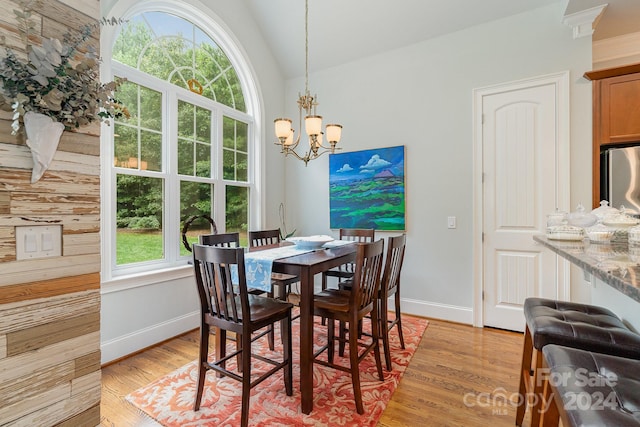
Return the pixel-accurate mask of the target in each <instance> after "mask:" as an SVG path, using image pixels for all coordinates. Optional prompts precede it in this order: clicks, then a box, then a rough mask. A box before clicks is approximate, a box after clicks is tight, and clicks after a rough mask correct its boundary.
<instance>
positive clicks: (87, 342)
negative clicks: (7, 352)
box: [0, 332, 100, 419]
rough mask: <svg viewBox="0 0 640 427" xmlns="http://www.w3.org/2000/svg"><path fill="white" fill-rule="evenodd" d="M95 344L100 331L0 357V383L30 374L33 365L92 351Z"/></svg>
mask: <svg viewBox="0 0 640 427" xmlns="http://www.w3.org/2000/svg"><path fill="white" fill-rule="evenodd" d="M96 345H97V346H98V347H99V346H100V333H99V332H92V333H90V334H87V335H83V336H81V337H76V338H71V339H69V340H67V341H63V342H58V343H55V344H52V345H50V346H47V347H43V348H40V349H38V350H34V351H30V352H28V353H22V354H19V355H17V356H14V357H6V358H4V359H0V383H2V382H5V381H15V380H17V379H19V378H22V377H25V376H28V375H31V372H32V371H33V370H34V367H40V368H42V367H43V366H55V365H57V364H61V363H65V362H67V361H69V360H75V359H77V358H78V357H82V356H84V355H87V354H91V353H94V352H95V351H96ZM0 419H2V417H1V416H0Z"/></svg>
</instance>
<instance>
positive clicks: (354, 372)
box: [349, 321, 380, 414]
mask: <svg viewBox="0 0 640 427" xmlns="http://www.w3.org/2000/svg"><path fill="white" fill-rule="evenodd" d="M379 355H380V353H378V356H379ZM349 366H350V368H351V383H352V384H353V396H354V397H355V400H356V411H357V412H358V414H364V405H363V404H362V390H361V389H360V367H359V366H358V322H357V321H350V322H349Z"/></svg>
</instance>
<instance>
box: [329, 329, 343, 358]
mask: <svg viewBox="0 0 640 427" xmlns="http://www.w3.org/2000/svg"><path fill="white" fill-rule="evenodd" d="M327 322H328V324H327V346H328V347H327V361H328V362H329V363H333V353H334V351H335V337H336V331H335V328H336V321H335V320H333V319H327ZM340 325H342V322H341V323H340ZM340 327H341V326H340ZM340 334H342V331H340ZM341 336H342V335H341ZM343 351H344V350H343Z"/></svg>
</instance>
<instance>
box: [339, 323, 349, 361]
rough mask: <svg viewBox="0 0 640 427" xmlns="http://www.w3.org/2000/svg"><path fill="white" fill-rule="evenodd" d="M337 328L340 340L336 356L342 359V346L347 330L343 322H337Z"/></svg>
mask: <svg viewBox="0 0 640 427" xmlns="http://www.w3.org/2000/svg"><path fill="white" fill-rule="evenodd" d="M338 327H339V328H340V330H339V331H338V332H339V334H340V340H339V341H338V355H339V356H340V357H344V344H345V342H346V339H347V329H346V327H345V324H344V322H343V321H340V322H338Z"/></svg>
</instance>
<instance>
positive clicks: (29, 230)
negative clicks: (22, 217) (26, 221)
mask: <svg viewBox="0 0 640 427" xmlns="http://www.w3.org/2000/svg"><path fill="white" fill-rule="evenodd" d="M61 255H62V226H61V225H29V226H19V227H16V258H17V259H18V260H26V259H33V258H47V257H55V256H61Z"/></svg>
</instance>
